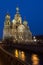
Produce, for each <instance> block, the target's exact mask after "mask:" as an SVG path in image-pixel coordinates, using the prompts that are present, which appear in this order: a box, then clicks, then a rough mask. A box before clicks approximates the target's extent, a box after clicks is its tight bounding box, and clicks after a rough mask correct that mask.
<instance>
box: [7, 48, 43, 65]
mask: <svg viewBox="0 0 43 65" xmlns="http://www.w3.org/2000/svg"><path fill="white" fill-rule="evenodd" d="M6 50H7V51H9V52H10V53H12V54H13V56H14V57H17V58H19V59H21V60H22V61H25V62H27V63H28V64H30V65H33V63H36V64H34V65H43V53H41V52H33V51H30V50H19V49H17V48H12V47H9V48H8V47H6Z"/></svg>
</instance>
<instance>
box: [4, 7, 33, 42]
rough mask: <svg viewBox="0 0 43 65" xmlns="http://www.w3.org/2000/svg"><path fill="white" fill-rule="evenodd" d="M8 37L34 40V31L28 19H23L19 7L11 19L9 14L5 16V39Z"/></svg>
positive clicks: (18, 39)
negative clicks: (31, 29)
mask: <svg viewBox="0 0 43 65" xmlns="http://www.w3.org/2000/svg"><path fill="white" fill-rule="evenodd" d="M7 38H13V40H14V41H18V42H19V41H29V40H32V33H31V31H30V28H29V26H28V22H27V21H26V20H24V21H22V17H21V15H20V13H19V8H18V7H17V8H16V14H15V15H14V19H13V20H12V21H11V17H10V15H9V14H7V15H6V16H5V22H4V29H3V40H4V39H7Z"/></svg>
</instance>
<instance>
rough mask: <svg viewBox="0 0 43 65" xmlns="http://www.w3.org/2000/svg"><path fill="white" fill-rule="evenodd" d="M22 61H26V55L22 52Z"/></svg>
mask: <svg viewBox="0 0 43 65" xmlns="http://www.w3.org/2000/svg"><path fill="white" fill-rule="evenodd" d="M21 59H22V60H23V61H25V53H24V52H23V51H22V52H21Z"/></svg>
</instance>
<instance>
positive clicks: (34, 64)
mask: <svg viewBox="0 0 43 65" xmlns="http://www.w3.org/2000/svg"><path fill="white" fill-rule="evenodd" d="M31 60H32V65H39V57H38V55H37V54H32V56H31Z"/></svg>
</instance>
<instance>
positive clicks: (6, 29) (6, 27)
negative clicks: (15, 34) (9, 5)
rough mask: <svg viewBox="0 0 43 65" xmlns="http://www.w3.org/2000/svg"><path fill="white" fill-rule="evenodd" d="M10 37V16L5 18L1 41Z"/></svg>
mask: <svg viewBox="0 0 43 65" xmlns="http://www.w3.org/2000/svg"><path fill="white" fill-rule="evenodd" d="M9 36H10V15H9V14H7V15H6V16H5V22H4V29H3V39H6V38H8V37H9Z"/></svg>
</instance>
